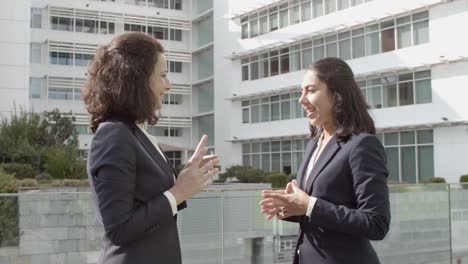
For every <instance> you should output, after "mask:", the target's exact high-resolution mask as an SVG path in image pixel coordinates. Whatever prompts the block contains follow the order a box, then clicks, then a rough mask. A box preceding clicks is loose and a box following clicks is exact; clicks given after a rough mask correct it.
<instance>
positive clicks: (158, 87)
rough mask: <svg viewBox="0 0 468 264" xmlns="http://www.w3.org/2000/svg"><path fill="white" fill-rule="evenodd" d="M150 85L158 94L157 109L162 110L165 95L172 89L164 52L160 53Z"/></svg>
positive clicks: (155, 93) (156, 94)
mask: <svg viewBox="0 0 468 264" xmlns="http://www.w3.org/2000/svg"><path fill="white" fill-rule="evenodd" d="M150 86H151V89H152V90H153V92H154V95H155V96H156V102H157V103H156V110H161V107H162V100H163V98H164V95H165V94H166V93H167V92H168V91H169V90H170V89H171V83H170V82H169V80H168V79H167V61H166V56H164V54H162V53H160V54H159V56H158V61H157V62H156V65H155V66H154V70H153V73H152V74H151V77H150Z"/></svg>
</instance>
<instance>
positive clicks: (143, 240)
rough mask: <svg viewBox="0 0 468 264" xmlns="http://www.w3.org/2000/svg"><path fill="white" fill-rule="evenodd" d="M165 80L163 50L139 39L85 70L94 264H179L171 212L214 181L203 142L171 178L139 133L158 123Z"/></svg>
mask: <svg viewBox="0 0 468 264" xmlns="http://www.w3.org/2000/svg"><path fill="white" fill-rule="evenodd" d="M166 75H167V62H166V58H165V56H164V49H163V47H162V46H161V44H160V43H159V42H158V41H157V40H155V39H153V38H151V37H149V36H147V35H145V34H142V33H128V34H124V35H120V36H118V37H116V38H115V39H113V40H112V41H111V42H110V43H109V44H108V45H105V46H101V47H99V48H98V50H97V52H96V55H95V56H94V59H93V61H92V62H91V64H90V67H89V71H88V80H87V83H86V86H85V88H84V90H83V92H82V95H83V99H84V102H85V105H86V109H87V110H88V112H89V113H90V115H91V129H92V130H93V132H94V133H95V135H94V138H93V141H92V144H91V148H90V153H89V156H88V176H89V180H90V184H91V189H92V195H93V200H94V204H95V207H96V209H97V218H98V221H99V222H100V223H102V225H103V226H104V231H105V232H104V235H103V241H102V244H101V255H100V257H99V261H98V263H100V264H135V263H138V264H144V263H148V264H149V263H152V264H154V263H174V264H180V263H181V262H182V261H181V252H180V245H179V237H178V231H177V223H176V219H177V212H178V210H180V209H182V208H184V207H186V203H185V200H187V199H189V198H191V197H192V196H194V195H195V194H196V193H198V192H200V191H202V190H203V188H204V187H206V185H208V184H209V183H210V182H211V178H212V176H213V175H214V174H215V173H217V169H216V168H213V166H214V165H215V164H216V163H217V162H219V160H218V158H217V157H216V156H214V155H211V156H204V155H205V154H206V152H207V148H206V147H205V146H204V145H205V142H206V140H207V137H206V136H203V137H202V139H201V140H200V143H199V144H198V146H197V148H196V150H195V153H194V154H193V156H192V157H191V158H190V159H189V161H188V162H187V164H186V166H185V167H184V169H183V170H182V171H181V172H180V174H179V175H177V172H176V171H175V170H174V168H173V167H172V165H171V164H170V162H169V160H168V158H167V157H166V156H165V155H164V152H163V151H162V150H161V149H160V147H159V145H158V144H157V140H156V138H154V137H153V136H151V135H150V134H149V133H148V132H147V131H146V130H145V128H144V124H145V123H149V124H151V125H155V124H156V123H157V121H158V113H159V110H160V109H161V106H162V99H163V97H164V94H165V93H166V92H167V91H169V89H170V83H169V81H168V79H167V76H166Z"/></svg>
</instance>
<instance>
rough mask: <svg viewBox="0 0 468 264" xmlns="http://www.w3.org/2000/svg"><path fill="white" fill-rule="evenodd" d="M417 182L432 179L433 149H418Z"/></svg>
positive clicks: (428, 147) (425, 147)
mask: <svg viewBox="0 0 468 264" xmlns="http://www.w3.org/2000/svg"><path fill="white" fill-rule="evenodd" d="M418 172H419V181H421V180H425V179H429V178H432V177H434V147H433V146H419V147H418Z"/></svg>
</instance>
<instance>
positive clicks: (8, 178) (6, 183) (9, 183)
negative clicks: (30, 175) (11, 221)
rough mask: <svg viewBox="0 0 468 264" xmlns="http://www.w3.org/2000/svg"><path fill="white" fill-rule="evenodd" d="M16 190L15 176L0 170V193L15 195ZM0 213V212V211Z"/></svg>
mask: <svg viewBox="0 0 468 264" xmlns="http://www.w3.org/2000/svg"><path fill="white" fill-rule="evenodd" d="M16 192H18V188H17V186H16V179H15V176H14V175H12V174H9V173H6V172H5V171H4V170H3V169H2V168H0V193H16ZM0 212H1V211H0Z"/></svg>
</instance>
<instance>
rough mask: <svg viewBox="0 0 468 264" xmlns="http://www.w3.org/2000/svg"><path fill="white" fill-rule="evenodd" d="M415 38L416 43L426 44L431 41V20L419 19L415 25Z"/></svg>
mask: <svg viewBox="0 0 468 264" xmlns="http://www.w3.org/2000/svg"><path fill="white" fill-rule="evenodd" d="M413 40H414V45H419V44H424V43H428V42H429V21H428V20H424V21H419V22H416V23H414V25H413Z"/></svg>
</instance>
